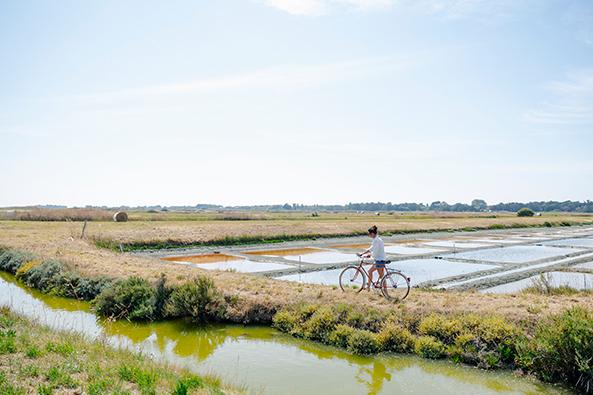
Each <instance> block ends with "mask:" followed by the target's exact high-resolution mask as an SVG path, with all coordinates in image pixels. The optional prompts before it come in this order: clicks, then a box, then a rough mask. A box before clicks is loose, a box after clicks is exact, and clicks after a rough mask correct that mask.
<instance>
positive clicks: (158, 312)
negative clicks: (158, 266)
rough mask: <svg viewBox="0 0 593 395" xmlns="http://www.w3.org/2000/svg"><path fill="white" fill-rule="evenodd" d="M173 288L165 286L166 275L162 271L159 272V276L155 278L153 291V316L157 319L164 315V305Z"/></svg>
mask: <svg viewBox="0 0 593 395" xmlns="http://www.w3.org/2000/svg"><path fill="white" fill-rule="evenodd" d="M172 291H173V290H172V289H171V288H170V287H168V286H167V277H166V276H165V274H164V273H161V276H160V277H159V279H158V280H157V283H156V292H155V300H154V316H155V318H157V319H161V318H164V317H165V316H166V305H167V301H168V300H169V297H170V296H171V292H172Z"/></svg>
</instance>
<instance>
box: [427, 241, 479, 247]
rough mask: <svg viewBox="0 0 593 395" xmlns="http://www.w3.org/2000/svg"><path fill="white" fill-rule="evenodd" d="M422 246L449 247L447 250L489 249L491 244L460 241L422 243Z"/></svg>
mask: <svg viewBox="0 0 593 395" xmlns="http://www.w3.org/2000/svg"><path fill="white" fill-rule="evenodd" d="M422 245H426V246H434V247H447V248H478V247H488V246H489V245H490V244H486V243H472V242H465V241H460V240H441V241H429V242H426V243H422Z"/></svg>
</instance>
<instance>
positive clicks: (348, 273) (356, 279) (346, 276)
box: [340, 266, 366, 293]
mask: <svg viewBox="0 0 593 395" xmlns="http://www.w3.org/2000/svg"><path fill="white" fill-rule="evenodd" d="M365 284H366V276H365V275H364V272H363V271H362V270H361V269H360V268H359V267H358V266H348V267H347V268H346V269H344V270H342V273H340V288H341V289H342V291H344V292H350V293H359V292H360V291H362V289H363V288H364V286H365Z"/></svg>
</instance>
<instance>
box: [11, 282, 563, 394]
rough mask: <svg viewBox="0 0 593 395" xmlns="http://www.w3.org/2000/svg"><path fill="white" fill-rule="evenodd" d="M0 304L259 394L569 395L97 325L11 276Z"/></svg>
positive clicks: (353, 359)
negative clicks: (25, 286)
mask: <svg viewBox="0 0 593 395" xmlns="http://www.w3.org/2000/svg"><path fill="white" fill-rule="evenodd" d="M0 305H7V306H10V307H11V308H12V309H13V310H15V311H17V312H19V313H21V314H23V315H26V316H28V317H31V318H35V319H37V320H38V321H39V322H41V323H43V324H46V325H49V326H51V327H54V328H56V329H66V330H74V331H77V332H82V333H84V334H86V335H87V336H88V337H90V338H100V339H103V340H104V341H106V342H107V343H108V344H111V345H113V346H116V347H124V348H128V349H132V350H137V351H141V352H142V353H144V354H148V355H151V356H153V357H154V358H155V359H157V360H164V361H167V362H169V363H172V364H174V365H177V366H181V367H185V368H187V369H190V370H192V371H194V372H197V373H214V374H216V375H219V376H221V377H222V378H223V379H224V380H225V381H228V382H231V383H235V384H238V385H246V386H247V387H248V388H249V389H250V390H252V391H255V392H256V393H270V394H278V393H282V394H311V393H323V394H324V395H332V394H335V395H345V394H361V393H367V394H392V393H398V394H399V393H435V392H438V393H439V395H443V394H449V393H450V394H475V393H480V394H489V393H490V394H499V393H505V392H513V393H520V394H521V393H523V394H527V393H545V394H558V393H566V391H562V390H559V389H557V388H554V387H550V386H543V385H541V384H539V383H534V382H531V381H529V380H525V379H520V378H517V377H514V376H513V375H511V374H509V373H508V372H497V373H492V372H484V371H480V370H477V369H472V368H466V367H460V366H455V365H452V364H450V363H446V362H434V361H427V360H422V359H418V358H415V357H410V356H395V355H381V356H376V357H361V356H355V355H352V354H349V353H347V352H345V351H343V350H340V349H336V348H333V347H327V346H323V345H319V344H316V343H313V342H308V341H300V340H297V339H294V338H292V337H290V336H287V335H284V334H282V333H280V332H277V331H275V330H273V329H271V328H268V327H244V326H237V325H210V326H205V327H196V326H195V325H193V324H191V323H187V322H183V321H168V322H158V323H151V324H134V323H130V322H125V321H118V322H107V321H104V320H101V319H97V318H96V317H95V316H94V315H93V314H92V312H90V310H89V305H88V304H87V303H82V302H77V301H72V300H69V299H62V298H56V297H52V296H48V295H43V294H40V293H39V292H36V291H32V290H30V289H26V288H22V287H21V286H19V285H18V284H16V283H15V282H14V281H13V278H12V276H8V275H5V274H4V275H0Z"/></svg>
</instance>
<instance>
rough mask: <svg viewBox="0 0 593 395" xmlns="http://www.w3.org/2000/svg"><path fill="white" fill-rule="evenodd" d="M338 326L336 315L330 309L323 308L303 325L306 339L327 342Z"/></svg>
mask: <svg viewBox="0 0 593 395" xmlns="http://www.w3.org/2000/svg"><path fill="white" fill-rule="evenodd" d="M336 324H337V318H336V315H335V313H334V312H333V311H332V310H330V309H329V308H322V309H319V310H317V311H316V312H315V313H314V314H313V315H312V316H311V318H309V320H308V321H307V322H305V323H304V324H303V335H304V337H305V338H306V339H311V340H317V341H321V342H327V341H328V337H329V334H330V333H331V332H332V331H333V330H334V328H335V327H336Z"/></svg>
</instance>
